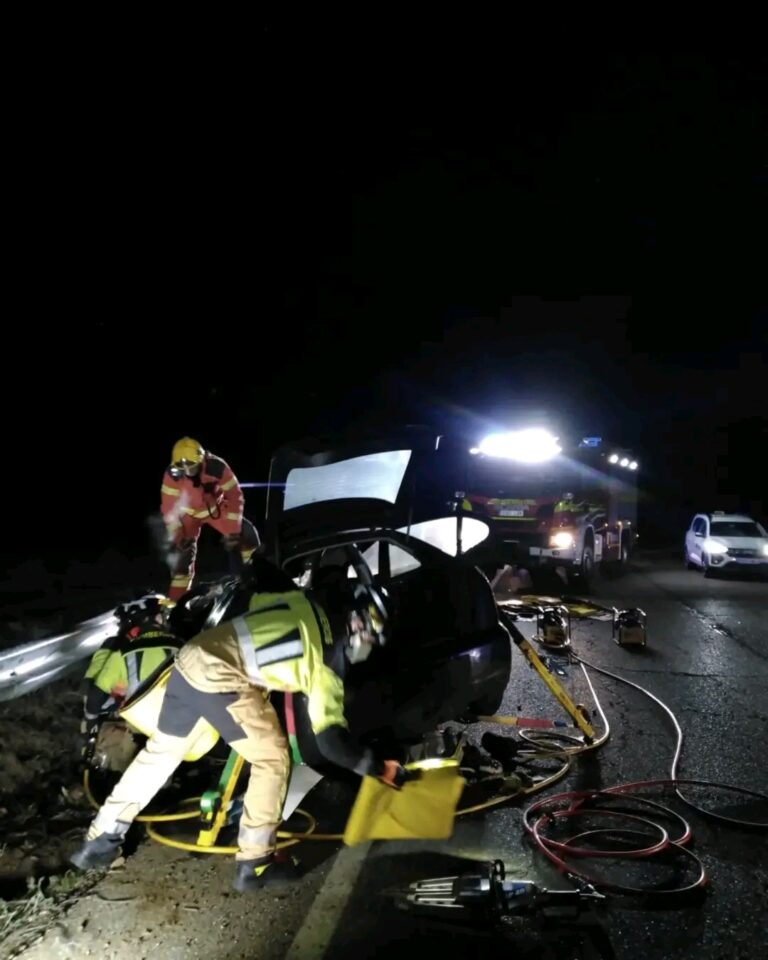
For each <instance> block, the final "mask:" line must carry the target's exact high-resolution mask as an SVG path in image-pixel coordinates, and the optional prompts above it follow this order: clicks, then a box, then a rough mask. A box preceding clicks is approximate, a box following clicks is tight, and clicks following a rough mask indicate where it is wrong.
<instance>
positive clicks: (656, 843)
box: [523, 653, 768, 898]
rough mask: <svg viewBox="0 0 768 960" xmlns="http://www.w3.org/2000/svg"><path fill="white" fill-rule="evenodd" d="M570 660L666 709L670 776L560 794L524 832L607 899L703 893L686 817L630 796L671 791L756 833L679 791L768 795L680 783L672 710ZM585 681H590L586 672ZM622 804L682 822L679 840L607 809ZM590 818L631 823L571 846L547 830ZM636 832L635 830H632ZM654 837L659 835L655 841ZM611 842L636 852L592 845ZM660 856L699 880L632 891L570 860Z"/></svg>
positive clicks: (542, 805) (535, 808)
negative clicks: (687, 867)
mask: <svg viewBox="0 0 768 960" xmlns="http://www.w3.org/2000/svg"><path fill="white" fill-rule="evenodd" d="M571 656H572V659H573V660H575V661H577V662H578V663H580V664H581V667H582V669H584V668H585V667H586V666H588V667H589V668H590V669H592V670H595V671H596V672H598V673H601V674H604V675H605V676H607V677H610V678H611V679H613V680H617V681H619V682H620V683H625V684H627V685H628V686H630V687H632V688H633V689H635V690H638V691H639V692H640V693H643V694H644V695H645V696H647V697H649V698H650V699H651V700H653V701H654V703H656V704H657V705H658V706H660V707H661V708H662V710H663V711H664V712H665V713H666V715H667V716H668V717H669V719H670V720H671V721H672V725H673V727H674V730H675V736H676V741H675V750H674V754H673V758H672V764H671V770H670V776H669V777H668V778H661V779H654V780H639V781H636V782H633V783H625V784H619V785H617V786H614V787H608V788H607V789H604V790H594V791H589V790H581V791H571V792H568V793H561V794H556V795H554V796H551V797H546V798H544V799H542V800H539V801H537V802H536V803H534V804H532V805H531V806H530V807H529V808H528V809H527V810H526V811H525V813H524V815H523V824H524V827H525V830H526V831H527V833H528V834H529V836H530V837H531V839H532V841H533V843H534V845H535V846H536V848H537V849H538V850H539V851H540V852H541V853H542V854H543V855H544V856H545V857H546V858H547V859H548V860H549V861H550V862H551V863H553V864H554V865H555V866H556V867H557V868H558V869H559V870H561V871H563V872H564V873H566V874H567V875H568V876H569V877H570V878H571V879H572V880H573V881H575V882H576V883H589V884H591V885H592V886H594V887H596V888H598V889H601V890H602V891H604V892H606V893H615V894H623V895H634V896H642V897H645V898H649V897H660V896H670V895H682V894H689V893H692V892H693V891H695V890H698V889H699V888H701V887H703V886H705V884H706V883H707V882H708V876H707V872H706V869H705V867H704V864H703V863H702V861H701V860H700V858H699V857H697V856H696V854H694V853H693V852H692V851H691V850H690V849H689V848H688V847H687V844H688V843H689V842H690V840H691V839H692V837H693V832H692V830H691V827H690V825H689V824H688V823H687V821H686V820H685V819H684V818H683V817H682V816H680V814H678V813H676V812H675V811H674V810H671V809H670V808H669V807H667V806H665V805H663V804H661V803H659V802H658V801H655V800H649V799H647V798H645V797H628V796H627V795H628V794H631V793H634V792H636V791H640V790H647V789H649V788H652V787H672V788H673V789H674V792H675V794H676V795H677V797H678V798H679V799H680V800H681V801H682V802H683V803H685V804H686V805H687V806H688V807H690V808H691V809H693V810H695V811H696V812H697V813H700V814H702V815H703V816H705V817H707V818H709V819H712V820H715V821H717V822H719V823H723V824H726V825H728V826H731V827H742V828H746V829H751V830H766V829H768V822H761V821H753V820H743V819H738V818H735V817H727V816H724V815H723V814H719V813H715V812H714V811H711V810H706V809H704V808H703V807H701V806H699V805H698V804H696V803H694V802H693V801H692V800H690V799H689V798H688V797H686V796H685V795H684V794H683V793H682V791H681V790H680V786H681V785H688V786H705V787H708V788H709V789H715V790H727V791H730V792H732V793H737V794H740V795H742V796H748V797H752V798H757V799H760V800H763V801H768V795H766V794H764V793H761V792H759V791H756V790H750V789H748V788H746V787H739V786H735V785H732V784H725V783H719V782H717V781H711V780H696V779H681V778H680V777H678V775H677V774H678V768H679V765H680V757H681V755H682V748H683V731H682V728H681V727H680V724H679V722H678V720H677V717H676V716H675V714H674V712H673V711H672V710H671V709H670V707H669V706H667V704H665V703H664V702H663V701H662V700H660V699H659V698H658V697H657V696H655V695H654V694H653V693H651V692H650V691H649V690H646V689H645V688H644V687H642V686H640V684H637V683H634V682H632V681H631V680H627V679H626V678H624V677H621V676H619V675H618V674H614V673H611V672H610V671H608V670H604V669H603V668H602V667H598V666H596V665H594V664H591V663H589V662H588V661H586V660H584V659H583V658H581V657H579V656H577V655H576V654H573V653H572V654H571ZM585 675H586V676H587V679H588V681H589V677H588V674H586V671H585ZM590 687H591V684H590ZM598 702H599V701H598ZM620 798H622V799H624V800H625V802H626V801H627V800H628V801H629V802H630V803H632V804H635V805H637V806H639V807H640V808H641V810H642V811H643V812H648V813H649V814H653V815H654V816H655V817H662V818H663V819H665V820H668V821H675V822H677V824H678V827H679V835H678V836H676V837H674V838H673V837H670V836H669V833H668V831H667V830H666V829H665V828H664V827H663V826H661V825H660V824H659V823H658V822H656V820H655V819H654V820H651V819H648V817H644V816H640V815H639V814H640V811H637V810H636V811H634V812H627V811H626V809H624V808H614V809H610V807H606V805H607V804H610V803H613V804H616V803H617V801H618V800H619V799H620ZM585 816H592V817H596V816H603V817H608V818H610V819H623V820H625V821H629V823H628V826H627V828H619V829H617V828H616V827H612V828H610V829H593V830H588V831H585V832H582V833H579V834H577V835H576V836H573V837H570V838H569V839H566V840H555V839H554V838H552V837H550V836H547V834H546V832H545V831H546V829H547V827H551V826H553V825H554V824H555V823H561V822H562V821H564V820H568V819H571V818H575V817H585ZM638 825H640V826H642V827H644V828H645V829H642V830H638V829H636V827H637V826H638ZM633 827H634V828H635V829H633ZM649 831H650V833H649ZM654 835H657V836H656V838H655V839H654ZM607 837H611V838H612V840H613V841H614V842H617V841H618V842H621V843H630V842H631V843H633V844H635V846H633V847H626V846H622V847H621V848H616V847H612V848H602V849H596V848H595V847H594V846H591V845H589V842H590V841H598V840H602V839H604V838H607ZM638 841H644V842H645V845H644V846H637V842H638ZM651 841H652V842H651ZM659 855H665V856H669V855H672V856H675V857H678V858H683V859H684V860H688V861H690V862H691V863H692V864H693V865H694V866H695V868H696V871H697V876H696V878H695V879H694V880H692V881H691V882H689V883H685V884H682V885H680V886H677V887H666V888H661V887H659V886H654V887H637V886H629V885H626V884H618V883H613V882H611V881H609V880H607V879H605V878H602V877H597V876H595V875H593V874H591V873H587V872H586V871H584V870H578V869H576V868H575V867H574V866H573V865H572V864H571V863H570V862H569V859H567V858H571V859H573V858H582V859H584V858H613V859H628V860H632V859H634V860H638V859H647V858H650V857H654V856H659Z"/></svg>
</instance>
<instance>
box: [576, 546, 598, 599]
mask: <svg viewBox="0 0 768 960" xmlns="http://www.w3.org/2000/svg"><path fill="white" fill-rule="evenodd" d="M595 572H596V570H595V555H594V553H593V552H592V547H591V546H587V547H584V552H583V553H582V555H581V567H580V569H579V571H578V573H576V575H575V585H576V586H577V588H578V589H579V590H581V591H583V592H584V593H589V591H590V590H591V589H592V584H593V583H594V580H595Z"/></svg>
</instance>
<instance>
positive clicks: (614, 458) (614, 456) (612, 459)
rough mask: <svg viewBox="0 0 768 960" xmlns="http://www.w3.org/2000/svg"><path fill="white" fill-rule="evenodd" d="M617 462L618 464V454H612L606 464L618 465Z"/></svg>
mask: <svg viewBox="0 0 768 960" xmlns="http://www.w3.org/2000/svg"><path fill="white" fill-rule="evenodd" d="M618 462H619V455H618V453H612V454H611V455H610V457H608V463H618Z"/></svg>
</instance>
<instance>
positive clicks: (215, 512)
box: [160, 437, 259, 601]
mask: <svg viewBox="0 0 768 960" xmlns="http://www.w3.org/2000/svg"><path fill="white" fill-rule="evenodd" d="M160 509H161V512H162V515H163V521H164V523H165V529H166V538H167V542H168V544H169V545H170V546H171V548H172V549H171V552H170V554H169V560H170V567H171V586H170V590H169V592H168V595H169V597H170V598H171V600H173V601H176V600H178V599H179V598H180V597H181V596H183V595H184V594H185V593H186V592H187V590H189V588H190V586H191V585H192V581H193V579H194V576H195V557H196V556H197V542H198V539H199V537H200V532H201V530H202V528H203V526H204V525H205V524H208V526H210V527H212V528H213V529H214V530H216V531H217V532H218V533H220V534H221V536H222V540H223V544H224V549H225V550H226V552H227V559H228V562H229V568H230V572H231V573H233V574H238V573H240V572H241V571H242V568H243V563H244V561H245V560H247V559H248V557H249V556H250V554H251V553H252V552H253V549H254V548H255V547H257V546H258V545H259V539H258V533H256V529H255V527H254V526H253V524H252V523H250V521H248V520H246V521H245V524H244V521H243V491H242V489H241V487H240V484H239V483H238V480H237V477H236V476H235V474H234V473H233V472H232V468H231V467H230V466H229V464H228V463H226V461H224V460H222V459H221V457H217V456H214V455H213V454H212V453H210V451H208V450H205V449H204V448H203V447H202V446H201V445H200V444H199V443H198V441H197V440H193V439H192V437H183V438H182V439H181V440H179V441H178V442H177V443H176V444H174V447H173V451H172V452H171V464H170V466H169V467H168V469H167V470H166V471H165V475H164V477H163V483H162V487H161V507H160ZM244 527H245V529H244Z"/></svg>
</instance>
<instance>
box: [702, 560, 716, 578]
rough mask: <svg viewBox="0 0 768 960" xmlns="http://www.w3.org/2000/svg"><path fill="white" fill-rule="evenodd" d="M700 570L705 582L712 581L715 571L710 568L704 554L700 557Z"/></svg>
mask: <svg viewBox="0 0 768 960" xmlns="http://www.w3.org/2000/svg"><path fill="white" fill-rule="evenodd" d="M701 570H702V573H703V574H704V578H705V579H706V580H712V579H713V577H714V576H715V571H714V570H713V569H712V567H710V565H709V560H708V559H707V557H706V556H705V555H704V554H702V556H701Z"/></svg>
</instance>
